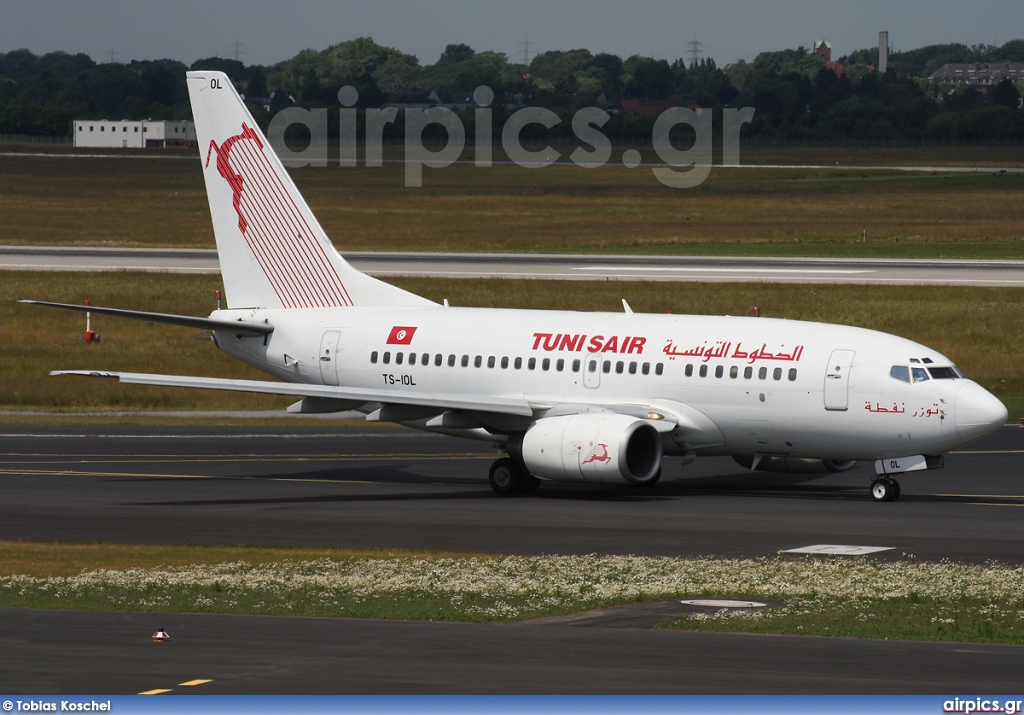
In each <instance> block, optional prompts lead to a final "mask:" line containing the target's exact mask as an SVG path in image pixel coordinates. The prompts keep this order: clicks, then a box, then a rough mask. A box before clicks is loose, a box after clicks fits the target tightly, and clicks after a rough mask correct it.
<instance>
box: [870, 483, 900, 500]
mask: <svg viewBox="0 0 1024 715" xmlns="http://www.w3.org/2000/svg"><path fill="white" fill-rule="evenodd" d="M871 498H872V499H874V500H875V501H896V500H897V499H899V498H900V483H899V482H897V481H896V480H895V479H893V478H892V477H878V478H877V479H875V481H873V482H871Z"/></svg>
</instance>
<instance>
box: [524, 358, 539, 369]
mask: <svg viewBox="0 0 1024 715" xmlns="http://www.w3.org/2000/svg"><path fill="white" fill-rule="evenodd" d="M536 368H537V358H530V359H529V360H527V361H526V369H527V370H535V369H536Z"/></svg>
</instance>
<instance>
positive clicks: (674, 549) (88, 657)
mask: <svg viewBox="0 0 1024 715" xmlns="http://www.w3.org/2000/svg"><path fill="white" fill-rule="evenodd" d="M0 429H2V434H0V539H26V540H32V541H70V542H94V541H105V542H120V543H148V544H157V543H169V544H175V543H198V544H263V545H307V546H344V547H376V548H408V549H436V550H456V551H483V552H494V553H499V552H500V553H528V554H538V553H559V554H589V553H600V554H647V555H666V556H698V555H715V556H726V557H729V556H737V557H738V556H745V557H757V556H771V555H774V554H776V553H777V552H778V551H780V550H784V549H791V548H798V547H802V546H807V545H811V544H826V543H827V544H852V545H868V546H884V547H891V548H890V550H888V551H885V552H881V553H880V554H879V555H878V556H877V557H876V558H880V559H889V558H899V557H901V556H902V555H904V554H913V555H914V556H915V557H917V558H918V559H923V560H938V559H941V558H948V559H953V560H962V561H970V562H983V561H986V560H992V559H995V560H999V561H1003V562H1008V563H1021V561H1022V560H1024V552H1022V551H1021V549H1020V544H1021V543H1024V519H1022V518H1021V514H1022V512H1019V511H1017V510H1018V509H1020V508H1022V507H1024V472H1022V470H1021V469H1020V461H1021V455H1022V454H1024V430H1020V429H1018V428H1014V427H1007V428H1004V429H1002V430H1000V431H999V432H997V433H996V434H994V435H992V436H991V437H989V438H986V439H985V440H984V441H982V442H980V443H978V444H976V445H972V447H971V448H970V449H968V450H964V451H962V452H960V453H955V454H952V455H950V456H949V457H948V458H947V466H946V468H945V469H943V470H938V471H935V472H927V473H918V474H908V475H904V477H903V478H902V479H901V483H902V485H903V496H902V497H901V499H900V501H898V502H895V503H892V504H877V503H874V502H872V501H871V500H870V499H869V497H868V495H867V486H868V484H869V481H870V475H869V470H868V469H867V468H865V467H858V468H857V469H855V470H853V471H850V472H846V473H843V474H838V475H829V476H823V477H816V476H811V475H781V474H780V475H771V474H760V473H756V474H752V473H749V472H745V471H743V470H742V469H740V468H738V467H737V466H736V465H735V464H734V463H733V462H732V461H731V460H728V459H717V458H716V459H705V460H701V459H698V460H697V461H696V462H695V463H693V464H691V465H688V466H687V467H679V466H677V465H673V464H672V463H670V464H668V465H667V466H666V469H665V475H664V477H663V481H662V483H661V484H660V485H659V486H658V487H656V488H655V489H653V490H635V489H627V488H615V487H590V486H571V485H568V486H566V485H550V484H546V485H544V486H543V487H542V488H541V490H540V491H539V492H538V493H537V494H536V495H535V496H534V497H530V498H511V499H510V498H502V497H499V496H497V495H495V494H493V493H492V492H491V490H490V488H489V487H488V485H487V481H486V469H487V466H488V464H489V462H490V461H491V460H492V459H494V457H495V455H494V454H493V452H492V451H491V450H489V449H487V448H486V446H485V445H482V444H480V443H474V442H468V441H461V440H455V439H450V438H445V437H437V436H432V435H422V434H419V433H416V432H412V431H409V430H403V429H374V430H365V429H351V430H342V431H337V430H330V429H326V428H324V427H322V426H320V427H316V426H312V427H306V426H297V427H291V426H289V427H287V428H282V427H273V428H254V427H247V428H223V427H220V428H189V429H178V428H143V427H109V426H97V427H38V426H33V427H17V426H4V427H3V428H0ZM158 627H164V628H166V629H167V630H168V631H169V632H170V633H171V635H172V639H173V640H172V642H171V643H168V644H161V645H155V644H153V643H151V642H150V640H149V636H150V635H151V634H152V632H153V631H154V630H155V629H156V628H158ZM872 663H874V664H884V667H883V671H884V677H878V672H877V671H876V670H875V668H874V667H872V666H869V665H866V664H872ZM0 664H2V667H0V691H6V692H54V693H58V692H59V693H67V692H105V693H135V692H143V691H146V690H149V689H154V688H170V689H172V690H174V692H181V691H182V690H184V689H187V688H184V689H183V688H181V687H178V686H177V684H178V683H181V682H187V681H190V680H193V679H208V680H210V681H212V682H210V683H208V684H204V685H203V686H196V689H195V692H200V691H202V692H203V693H210V694H213V693H225V692H230V693H373V692H388V693H400V692H418V693H426V692H444V693H479V692H486V693H590V692H594V693H596V692H607V693H613V692H618V693H638V692H642V693H662V692H674V693H706V692H722V693H725V692H728V693H748V692H749V693H775V692H780V693H946V692H950V691H955V690H963V691H965V692H966V691H968V690H970V691H972V692H974V691H989V692H1011V691H1013V690H1014V689H1019V673H1020V672H1022V671H1021V669H1022V667H1024V647H1017V646H996V645H974V644H956V643H907V642H888V641H869V640H856V639H838V638H836V639H827V638H804V637H780V636H768V637H760V636H751V635H735V634H733V635H729V634H710V633H709V634H701V633H676V632H671V633H669V632H659V631H652V630H648V629H646V628H643V627H632V626H631V627H614V624H608V623H607V622H602V621H600V620H597V621H588V622H581V623H580V624H578V625H576V626H575V627H574V626H573V625H571V624H566V623H562V624H544V625H541V624H528V623H527V624H506V625H473V624H442V623H400V622H377V621H359V620H337V621H335V620H318V619H291V618H257V617H252V618H250V617H223V616H203V615H188V614H134V613H75V612H59V611H57V612H45V611H20V610H16V609H6V610H4V609H0ZM175 688H176V690H175ZM189 691H190V692H191V690H189Z"/></svg>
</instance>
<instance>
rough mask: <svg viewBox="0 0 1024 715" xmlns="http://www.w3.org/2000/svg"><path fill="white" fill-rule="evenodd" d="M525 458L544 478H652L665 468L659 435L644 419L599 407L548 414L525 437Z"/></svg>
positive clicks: (630, 480)
mask: <svg viewBox="0 0 1024 715" xmlns="http://www.w3.org/2000/svg"><path fill="white" fill-rule="evenodd" d="M521 451H522V455H521V456H522V459H523V462H524V464H525V465H526V468H527V469H528V470H529V471H530V473H531V474H534V475H536V476H538V477H541V478H544V479H554V480H558V481H569V482H598V483H602V484H652V483H654V482H656V481H657V480H658V477H659V476H660V474H661V437H660V435H659V434H658V431H657V430H656V429H654V427H652V426H651V424H650V423H648V422H645V421H644V420H638V419H637V418H635V417H630V416H628V415H620V414H614V413H596V414H582V415H566V416H562V417H545V418H543V419H540V420H538V421H537V423H536V424H535V425H534V426H533V427H531V428H530V429H529V430H528V431H527V432H526V434H525V435H524V436H523V440H522V447H521Z"/></svg>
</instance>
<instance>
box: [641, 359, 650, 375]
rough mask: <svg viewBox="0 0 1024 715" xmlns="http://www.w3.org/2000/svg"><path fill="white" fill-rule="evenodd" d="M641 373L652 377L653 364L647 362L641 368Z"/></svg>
mask: <svg viewBox="0 0 1024 715" xmlns="http://www.w3.org/2000/svg"><path fill="white" fill-rule="evenodd" d="M640 372H642V373H643V374H644V375H650V374H651V363H649V362H645V363H644V364H643V365H641V366H640Z"/></svg>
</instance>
